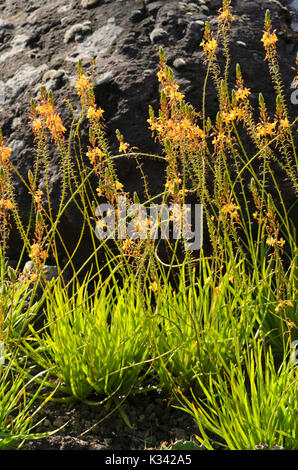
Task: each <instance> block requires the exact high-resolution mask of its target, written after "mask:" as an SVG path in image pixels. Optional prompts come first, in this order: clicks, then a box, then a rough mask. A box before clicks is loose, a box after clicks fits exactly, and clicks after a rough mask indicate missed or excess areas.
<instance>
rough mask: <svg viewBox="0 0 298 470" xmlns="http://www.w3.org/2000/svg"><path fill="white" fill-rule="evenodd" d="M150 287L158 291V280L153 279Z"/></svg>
mask: <svg viewBox="0 0 298 470" xmlns="http://www.w3.org/2000/svg"><path fill="white" fill-rule="evenodd" d="M149 289H150V290H152V291H153V292H157V291H158V285H157V282H156V281H153V282H152V284H151V285H150V287H149Z"/></svg>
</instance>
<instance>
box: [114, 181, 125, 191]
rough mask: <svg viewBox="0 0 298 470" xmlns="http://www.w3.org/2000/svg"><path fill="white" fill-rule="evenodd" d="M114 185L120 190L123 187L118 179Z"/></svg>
mask: <svg viewBox="0 0 298 470" xmlns="http://www.w3.org/2000/svg"><path fill="white" fill-rule="evenodd" d="M115 186H116V191H121V190H122V189H123V184H122V183H120V182H119V181H116V183H115Z"/></svg>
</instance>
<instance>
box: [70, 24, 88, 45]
mask: <svg viewBox="0 0 298 470" xmlns="http://www.w3.org/2000/svg"><path fill="white" fill-rule="evenodd" d="M86 23H87V24H86ZM86 23H77V24H74V25H72V26H71V27H70V28H69V29H68V30H67V31H66V32H65V34H64V42H65V43H66V44H67V43H68V42H70V41H73V40H74V39H76V38H77V36H78V35H79V36H80V37H83V36H86V35H87V34H90V33H91V28H90V21H88V22H86Z"/></svg>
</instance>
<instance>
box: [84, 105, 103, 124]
mask: <svg viewBox="0 0 298 470" xmlns="http://www.w3.org/2000/svg"><path fill="white" fill-rule="evenodd" d="M103 113H104V110H103V109H101V108H100V107H98V108H97V109H96V107H95V106H90V107H89V108H88V112H87V118H88V119H89V120H92V119H93V120H96V121H98V120H99V119H102V118H103Z"/></svg>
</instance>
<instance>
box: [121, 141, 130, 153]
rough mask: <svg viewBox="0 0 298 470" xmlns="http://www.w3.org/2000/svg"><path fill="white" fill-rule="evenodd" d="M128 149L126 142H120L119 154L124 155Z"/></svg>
mask: <svg viewBox="0 0 298 470" xmlns="http://www.w3.org/2000/svg"><path fill="white" fill-rule="evenodd" d="M128 148H129V144H127V143H126V142H122V141H121V142H120V145H119V152H120V153H121V152H124V153H126V152H127V149H128Z"/></svg>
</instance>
